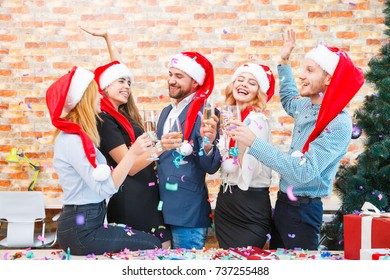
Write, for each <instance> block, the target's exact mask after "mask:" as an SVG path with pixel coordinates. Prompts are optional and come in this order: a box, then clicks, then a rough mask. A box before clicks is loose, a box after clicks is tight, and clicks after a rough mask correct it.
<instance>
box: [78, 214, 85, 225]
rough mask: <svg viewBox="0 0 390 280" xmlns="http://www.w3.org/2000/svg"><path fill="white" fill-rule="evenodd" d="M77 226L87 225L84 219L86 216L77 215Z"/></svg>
mask: <svg viewBox="0 0 390 280" xmlns="http://www.w3.org/2000/svg"><path fill="white" fill-rule="evenodd" d="M76 224H77V225H83V224H85V217H84V215H81V214H80V215H77V216H76Z"/></svg>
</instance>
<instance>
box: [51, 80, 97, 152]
mask: <svg viewBox="0 0 390 280" xmlns="http://www.w3.org/2000/svg"><path fill="white" fill-rule="evenodd" d="M98 94H100V93H99V91H98V86H97V84H96V82H95V80H92V82H91V83H90V84H89V85H88V87H87V89H86V90H85V92H84V94H83V96H82V97H81V100H80V102H79V103H77V105H76V106H75V107H74V108H73V109H72V110H71V111H70V112H69V113H68V114H67V115H66V116H64V117H63V119H65V120H67V121H70V122H73V123H77V124H78V125H79V126H80V127H81V129H82V130H84V132H85V134H87V135H88V137H89V138H90V139H91V141H92V142H93V143H94V144H95V145H96V146H97V147H99V145H100V136H99V132H98V129H97V125H96V118H99V116H98V114H97V112H96V110H95V106H96V99H97V98H98ZM59 133H60V130H59V129H57V130H56V131H55V133H54V139H55V138H56V137H57V135H58V134H59Z"/></svg>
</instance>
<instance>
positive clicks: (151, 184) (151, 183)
mask: <svg viewBox="0 0 390 280" xmlns="http://www.w3.org/2000/svg"><path fill="white" fill-rule="evenodd" d="M155 185H156V183H155V182H150V183H149V184H148V186H149V187H153V186H155Z"/></svg>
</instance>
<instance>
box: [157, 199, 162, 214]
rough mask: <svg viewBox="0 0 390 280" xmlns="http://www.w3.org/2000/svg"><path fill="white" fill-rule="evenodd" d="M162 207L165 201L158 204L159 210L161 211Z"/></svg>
mask: <svg viewBox="0 0 390 280" xmlns="http://www.w3.org/2000/svg"><path fill="white" fill-rule="evenodd" d="M162 207H163V201H161V200H160V202H159V203H158V206H157V210H158V211H161V210H162Z"/></svg>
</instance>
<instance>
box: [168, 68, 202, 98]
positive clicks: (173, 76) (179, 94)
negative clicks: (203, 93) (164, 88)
mask: <svg viewBox="0 0 390 280" xmlns="http://www.w3.org/2000/svg"><path fill="white" fill-rule="evenodd" d="M168 87H169V97H171V98H173V99H175V100H176V102H177V103H179V102H180V101H181V100H183V99H184V98H186V97H187V96H189V95H190V94H191V93H194V92H195V91H196V90H197V89H198V87H199V84H198V83H197V82H196V81H195V80H194V79H192V78H191V77H190V76H189V75H187V74H186V73H185V72H183V71H181V70H179V69H177V68H174V67H171V68H169V77H168Z"/></svg>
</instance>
